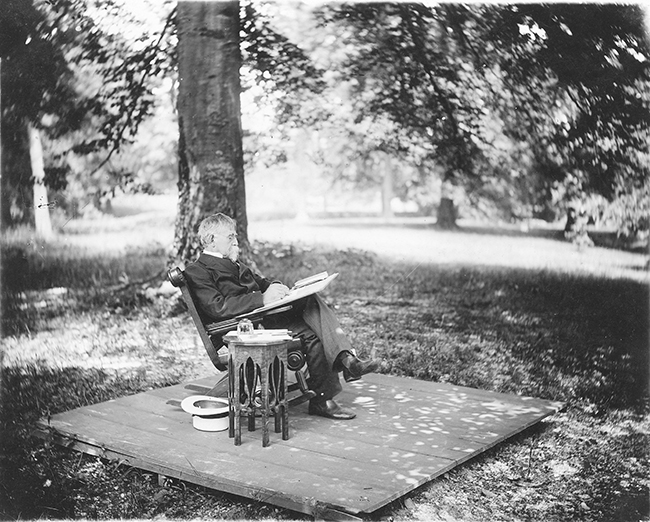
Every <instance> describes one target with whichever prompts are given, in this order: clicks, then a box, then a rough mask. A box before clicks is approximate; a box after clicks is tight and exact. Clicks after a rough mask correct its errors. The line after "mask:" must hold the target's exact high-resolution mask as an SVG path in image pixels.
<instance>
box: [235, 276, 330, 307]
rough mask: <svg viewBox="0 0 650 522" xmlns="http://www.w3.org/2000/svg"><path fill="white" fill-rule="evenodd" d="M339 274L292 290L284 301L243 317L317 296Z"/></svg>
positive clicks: (270, 304) (281, 300)
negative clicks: (309, 296) (310, 296)
mask: <svg viewBox="0 0 650 522" xmlns="http://www.w3.org/2000/svg"><path fill="white" fill-rule="evenodd" d="M338 275H339V274H338V272H337V273H334V274H331V275H330V276H328V277H326V278H325V279H323V280H321V281H316V282H315V283H312V284H310V285H306V286H302V287H300V288H295V289H292V290H291V291H290V292H289V294H288V295H286V296H284V297H283V298H282V299H278V300H277V301H274V302H272V303H269V304H267V305H264V306H262V307H260V308H257V309H255V310H253V311H252V312H250V313H248V314H246V315H243V316H241V317H246V316H247V315H251V314H257V313H259V312H265V311H267V310H273V309H274V308H278V307H280V306H284V305H287V304H289V303H293V302H294V301H298V300H299V299H302V298H303V297H307V296H308V295H312V294H316V293H318V292H320V291H321V290H324V289H325V288H326V287H327V285H329V284H330V283H331V282H332V281H334V279H336V277H337V276H338Z"/></svg>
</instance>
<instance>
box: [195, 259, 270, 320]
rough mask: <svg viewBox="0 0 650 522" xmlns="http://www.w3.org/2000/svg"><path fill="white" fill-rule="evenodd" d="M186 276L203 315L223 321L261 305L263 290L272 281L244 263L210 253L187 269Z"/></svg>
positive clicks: (209, 318)
mask: <svg viewBox="0 0 650 522" xmlns="http://www.w3.org/2000/svg"><path fill="white" fill-rule="evenodd" d="M185 277H186V278H187V282H188V284H189V287H190V289H191V290H192V292H193V293H194V297H195V299H196V301H197V302H198V305H199V308H200V311H201V313H202V315H204V316H205V318H207V319H208V320H209V321H222V320H224V319H230V318H231V317H234V316H236V315H239V314H244V313H246V312H250V311H252V310H255V309H256V308H259V307H260V306H262V305H263V304H264V303H263V300H262V292H265V291H266V289H267V288H268V287H269V286H270V285H271V281H269V280H268V279H266V278H264V277H261V276H259V275H257V274H255V273H254V272H253V271H252V270H251V269H250V268H249V267H247V266H246V265H244V264H242V263H233V262H232V261H231V260H230V259H227V258H219V257H215V256H211V255H209V254H201V256H200V257H199V258H198V259H197V260H196V261H195V262H194V263H192V264H190V265H189V266H188V267H187V268H186V269H185Z"/></svg>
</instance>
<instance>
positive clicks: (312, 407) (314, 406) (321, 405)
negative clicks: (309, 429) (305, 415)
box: [309, 399, 357, 420]
mask: <svg viewBox="0 0 650 522" xmlns="http://www.w3.org/2000/svg"><path fill="white" fill-rule="evenodd" d="M309 415H318V416H320V417H327V418H328V419H336V420H350V419H354V418H355V417H356V416H357V414H356V413H354V412H351V411H350V410H344V409H343V408H341V407H340V406H339V405H338V404H336V403H335V402H334V401H333V400H332V399H329V400H326V401H320V400H318V401H314V400H312V401H309Z"/></svg>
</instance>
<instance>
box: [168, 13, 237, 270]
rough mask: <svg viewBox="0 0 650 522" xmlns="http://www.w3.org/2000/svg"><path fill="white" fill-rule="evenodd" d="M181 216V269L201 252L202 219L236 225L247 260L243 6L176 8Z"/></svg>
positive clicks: (178, 246) (177, 243)
mask: <svg viewBox="0 0 650 522" xmlns="http://www.w3.org/2000/svg"><path fill="white" fill-rule="evenodd" d="M177 20H178V64H179V65H178V69H179V91H178V120H179V130H180V136H179V144H178V148H179V150H178V155H179V180H178V192H179V200H178V215H177V218H176V231H175V242H174V252H175V260H176V261H184V262H186V261H190V260H193V259H194V258H195V257H196V255H197V254H198V251H199V245H198V239H197V236H196V231H197V228H198V225H199V223H200V222H201V220H202V219H203V218H205V217H206V216H208V215H210V214H214V213H216V212H223V213H224V214H227V215H229V216H230V217H232V218H233V219H235V220H236V221H237V232H238V235H239V243H240V247H241V248H242V250H243V252H242V254H243V256H244V258H248V257H249V244H248V232H247V227H248V221H247V217H246V191H245V186H244V159H243V152H242V130H241V108H240V101H239V94H240V90H241V88H240V82H239V68H240V64H241V56H240V50H239V2H238V1H209V2H207V1H185V0H181V1H180V2H179V3H178V15H177Z"/></svg>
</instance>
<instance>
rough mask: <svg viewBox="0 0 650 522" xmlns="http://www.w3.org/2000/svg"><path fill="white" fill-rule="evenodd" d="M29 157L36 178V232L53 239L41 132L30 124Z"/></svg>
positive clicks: (34, 178)
mask: <svg viewBox="0 0 650 522" xmlns="http://www.w3.org/2000/svg"><path fill="white" fill-rule="evenodd" d="M28 132H29V159H30V163H31V166H32V178H33V180H34V227H35V228H36V234H37V235H39V236H40V237H42V238H43V239H52V238H53V237H54V231H53V230H52V221H51V220H50V204H49V201H48V198H47V187H46V186H45V167H44V163H43V145H42V143H41V133H40V132H39V131H38V129H37V128H35V127H34V126H33V125H31V124H28Z"/></svg>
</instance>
